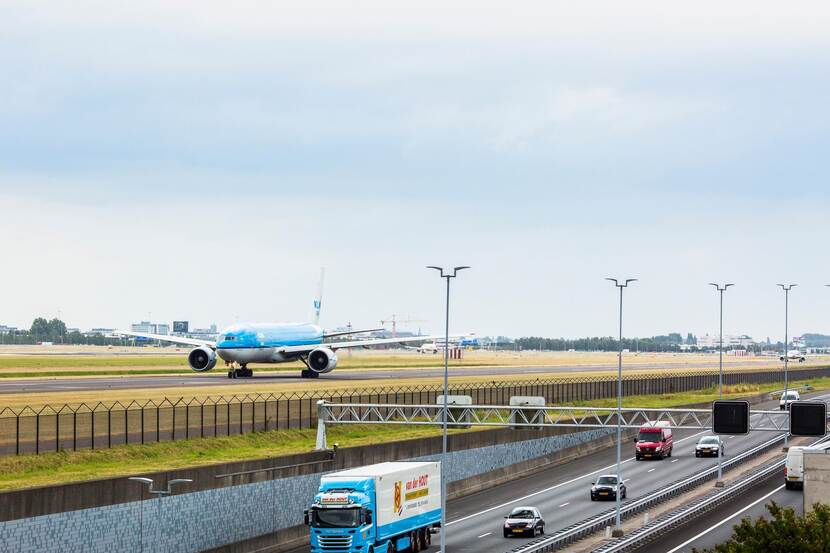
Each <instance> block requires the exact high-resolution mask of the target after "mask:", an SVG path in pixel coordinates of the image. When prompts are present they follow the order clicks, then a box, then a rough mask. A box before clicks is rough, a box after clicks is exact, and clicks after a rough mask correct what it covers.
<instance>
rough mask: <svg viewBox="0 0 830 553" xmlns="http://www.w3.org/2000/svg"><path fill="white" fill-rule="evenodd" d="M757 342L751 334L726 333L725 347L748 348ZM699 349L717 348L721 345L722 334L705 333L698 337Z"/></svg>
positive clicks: (724, 337) (724, 338)
mask: <svg viewBox="0 0 830 553" xmlns="http://www.w3.org/2000/svg"><path fill="white" fill-rule="evenodd" d="M754 344H755V341H754V340H753V339H752V337H751V336H747V335H746V334H724V335H723V349H735V348H748V347H750V346H752V345H754ZM696 345H697V348H698V349H717V348H718V347H720V335H718V334H708V333H707V334H704V335H703V336H698V337H697V344H696Z"/></svg>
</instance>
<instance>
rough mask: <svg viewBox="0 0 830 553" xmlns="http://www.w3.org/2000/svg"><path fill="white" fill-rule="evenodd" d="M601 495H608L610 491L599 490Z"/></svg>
mask: <svg viewBox="0 0 830 553" xmlns="http://www.w3.org/2000/svg"><path fill="white" fill-rule="evenodd" d="M599 495H608V492H599Z"/></svg>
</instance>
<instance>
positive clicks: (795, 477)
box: [787, 476, 798, 480]
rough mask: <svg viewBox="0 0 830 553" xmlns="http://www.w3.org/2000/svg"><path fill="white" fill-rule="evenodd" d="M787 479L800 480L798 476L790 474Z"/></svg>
mask: <svg viewBox="0 0 830 553" xmlns="http://www.w3.org/2000/svg"><path fill="white" fill-rule="evenodd" d="M787 480H798V476H789V477H787Z"/></svg>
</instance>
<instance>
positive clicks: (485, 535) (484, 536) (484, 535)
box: [478, 532, 493, 539]
mask: <svg viewBox="0 0 830 553" xmlns="http://www.w3.org/2000/svg"><path fill="white" fill-rule="evenodd" d="M492 533H493V532H487V533H486V534H482V535H480V536H479V537H478V539H481V538H486V537H487V536H489V535H490V534H492Z"/></svg>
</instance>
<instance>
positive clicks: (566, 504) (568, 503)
mask: <svg viewBox="0 0 830 553" xmlns="http://www.w3.org/2000/svg"><path fill="white" fill-rule="evenodd" d="M570 504H571V502H570V501H568V502H567V503H563V504H562V505H560V506H559V508H560V509H561V508H562V507H567V506H568V505H570Z"/></svg>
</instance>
